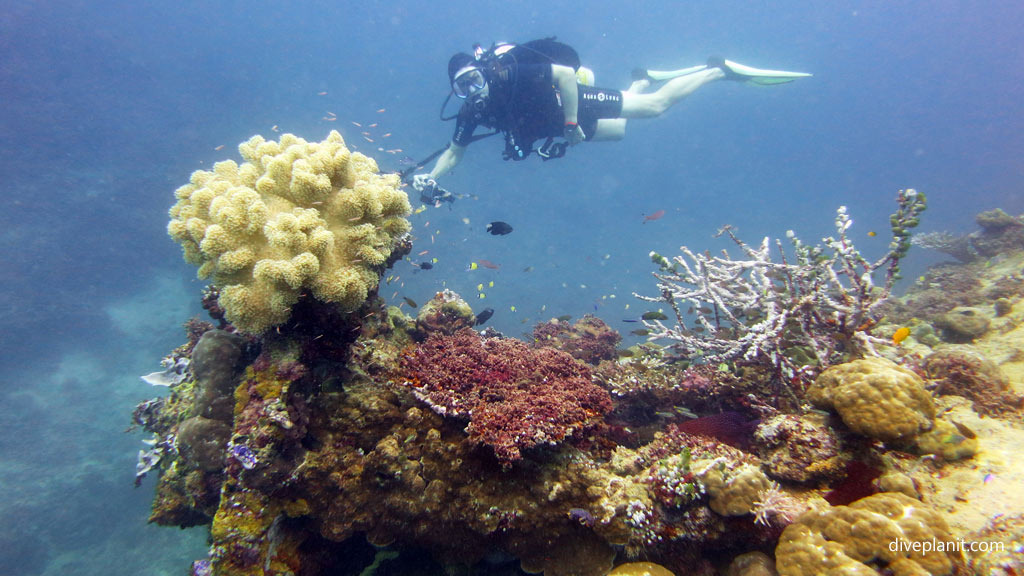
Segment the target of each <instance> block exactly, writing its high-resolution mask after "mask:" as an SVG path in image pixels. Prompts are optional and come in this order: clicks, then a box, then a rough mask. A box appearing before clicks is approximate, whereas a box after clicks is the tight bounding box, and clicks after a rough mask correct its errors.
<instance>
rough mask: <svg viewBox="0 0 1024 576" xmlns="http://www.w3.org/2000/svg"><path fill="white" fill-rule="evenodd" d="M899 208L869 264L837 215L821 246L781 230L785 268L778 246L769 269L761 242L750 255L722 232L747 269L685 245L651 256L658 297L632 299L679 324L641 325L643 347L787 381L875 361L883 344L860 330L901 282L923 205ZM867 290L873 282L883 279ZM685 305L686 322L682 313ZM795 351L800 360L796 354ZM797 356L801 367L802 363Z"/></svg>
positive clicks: (844, 217)
mask: <svg viewBox="0 0 1024 576" xmlns="http://www.w3.org/2000/svg"><path fill="white" fill-rule="evenodd" d="M897 203H898V205H899V208H898V209H897V211H896V213H895V214H893V215H891V216H890V219H889V222H890V225H891V228H892V241H891V242H890V243H889V251H888V252H886V253H885V254H884V255H883V256H882V257H881V258H880V259H878V260H876V261H874V262H869V261H868V260H867V259H866V258H865V257H864V256H862V255H861V253H860V252H859V251H857V249H856V248H855V247H854V245H853V242H852V240H851V239H850V238H849V236H848V234H847V231H848V230H849V228H850V226H852V225H853V220H852V219H851V218H850V216H849V215H848V214H847V212H846V207H845V206H840V207H839V209H838V210H837V213H836V219H835V225H836V233H837V237H836V238H833V237H828V238H825V239H824V240H823V243H824V247H822V246H808V245H806V244H804V243H803V242H801V241H800V239H799V238H797V237H796V235H795V234H794V233H793V232H792V231H789V232H787V233H786V236H787V237H788V238H789V240H790V242H791V243H792V245H793V252H794V253H795V258H794V262H795V263H793V264H790V263H789V261H788V257H787V256H786V252H785V250H784V249H783V247H782V243H781V242H779V241H776V247H777V249H778V252H779V254H780V260H781V261H780V262H774V261H772V257H771V252H772V245H771V243H770V242H769V239H768V238H767V237H765V238H764V240H763V241H762V242H761V244H760V245H759V246H758V247H756V248H755V247H753V246H750V245H748V244H746V243H745V242H743V241H741V240H740V239H739V238H737V237H736V235H735V234H733V232H732V228H731V227H729V226H726V227H724V228H723V229H722V230H721V231H720V232H719V234H728V236H729V238H731V239H732V240H733V242H735V243H736V245H737V246H738V247H739V249H740V251H741V252H742V253H743V256H744V258H745V260H734V259H733V258H732V257H730V256H729V254H728V253H726V252H724V251H723V254H722V255H721V256H711V254H710V253H708V252H705V253H696V252H694V251H692V250H691V249H689V248H688V247H686V246H683V247H682V248H681V249H680V250H681V251H682V253H683V254H682V255H681V256H676V257H675V258H673V259H672V260H669V259H668V258H666V257H664V256H662V255H660V254H658V253H657V252H651V260H652V261H653V262H654V263H655V264H657V265H658V267H659V271H658V272H655V273H654V276H655V278H657V279H658V290H659V292H660V296H657V297H652V296H643V295H640V294H636V293H634V296H636V297H637V298H640V299H641V300H646V301H648V302H664V303H666V304H668V305H669V306H670V307H671V308H672V311H673V312H674V313H675V320H676V322H677V324H676V325H675V326H674V327H669V326H666V325H665V324H664V323H663V322H662V321H661V320H656V319H655V320H651V321H648V320H644V324H645V325H646V326H647V328H648V329H649V330H650V336H649V337H650V338H651V339H665V340H670V341H671V342H672V346H673V347H674V348H676V349H678V350H679V351H680V352H681V353H682V354H684V355H686V356H688V357H694V358H701V359H702V360H703V361H704V362H707V363H712V364H716V363H719V362H728V361H734V360H739V359H743V360H747V361H752V362H761V363H767V364H769V365H771V366H773V367H774V368H775V369H776V370H777V371H778V373H779V374H780V375H781V376H782V377H784V379H785V381H786V382H789V381H790V380H792V379H794V377H796V376H799V374H800V370H801V368H802V367H803V366H806V365H809V364H813V365H816V366H819V367H822V368H824V367H827V366H830V365H832V364H834V363H836V362H837V361H840V360H841V358H842V356H843V355H844V354H848V353H850V352H854V353H861V354H868V355H877V354H876V353H875V349H874V346H875V345H876V344H882V343H884V341H883V340H881V339H878V338H875V337H873V336H871V335H870V334H869V333H868V332H867V331H868V330H869V329H870V328H871V327H872V326H874V325H875V324H876V323H877V322H878V321H879V320H880V318H881V317H882V315H883V312H882V303H883V302H884V301H885V300H886V299H887V298H888V297H889V294H890V293H891V291H892V288H893V285H894V284H895V281H896V279H897V278H898V277H899V270H900V268H899V264H900V260H901V259H903V257H904V256H906V255H907V252H908V251H909V249H910V231H909V230H910V229H911V228H914V227H916V226H917V225H918V219H919V216H920V214H921V212H922V211H924V209H925V206H926V203H925V197H924V194H920V193H918V192H917V191H916V190H913V189H907V190H900V192H899V194H898V195H897ZM883 270H884V277H883V278H882V283H881V284H880V285H878V286H876V284H875V279H874V276H875V275H876V273H877V274H879V275H883V274H882V272H881V271H883ZM685 304H690V305H691V308H690V309H689V310H688V311H687V314H688V315H692V316H693V318H694V319H693V321H692V322H690V323H689V326H688V323H687V316H686V315H684V314H683V312H682V310H681V306H682V305H685ZM793 349H799V350H801V351H802V352H803V353H802V354H794V353H793ZM802 357H805V358H802Z"/></svg>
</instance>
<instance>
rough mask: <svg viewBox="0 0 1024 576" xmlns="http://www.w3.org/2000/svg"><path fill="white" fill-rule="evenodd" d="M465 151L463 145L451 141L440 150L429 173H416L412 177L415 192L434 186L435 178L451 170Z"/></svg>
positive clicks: (435, 184)
mask: <svg viewBox="0 0 1024 576" xmlns="http://www.w3.org/2000/svg"><path fill="white" fill-rule="evenodd" d="M465 152H466V147H465V146H459V145H458V144H456V143H455V142H452V143H451V144H449V145H448V149H446V150H445V151H444V152H442V153H441V155H440V156H439V157H438V158H437V162H435V163H434V169H433V170H431V171H430V173H429V174H417V175H415V176H413V177H412V187H413V188H414V189H415V190H416V191H417V192H423V191H424V190H427V189H428V188H429V189H433V188H436V187H437V178H440V177H441V176H444V175H445V174H447V173H448V172H451V170H452V168H455V165H456V164H458V163H459V161H460V160H462V155H463V154H464V153H465Z"/></svg>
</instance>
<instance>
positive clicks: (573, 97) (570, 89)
mask: <svg viewBox="0 0 1024 576" xmlns="http://www.w3.org/2000/svg"><path fill="white" fill-rule="evenodd" d="M551 79H552V80H553V81H554V82H555V87H556V88H558V91H559V92H560V93H561V94H562V115H563V116H564V117H565V118H564V120H565V123H566V124H576V123H577V117H576V112H577V109H578V108H579V89H578V88H577V87H576V71H575V70H573V69H572V68H570V67H568V66H561V65H559V64H552V65H551Z"/></svg>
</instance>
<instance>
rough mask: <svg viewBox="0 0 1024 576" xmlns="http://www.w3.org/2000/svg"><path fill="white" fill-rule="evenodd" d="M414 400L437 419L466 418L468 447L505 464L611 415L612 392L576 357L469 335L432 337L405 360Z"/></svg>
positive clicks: (436, 335)
mask: <svg viewBox="0 0 1024 576" xmlns="http://www.w3.org/2000/svg"><path fill="white" fill-rule="evenodd" d="M404 366H405V369H406V371H407V373H408V375H409V378H410V383H411V384H412V385H413V386H415V387H416V394H417V396H418V397H419V398H420V399H422V400H423V401H425V402H426V403H427V404H429V405H430V407H431V408H433V410H434V411H435V412H437V413H438V414H441V415H443V416H448V417H462V418H468V419H469V426H467V428H466V432H467V433H468V434H469V439H470V441H471V442H474V443H476V444H485V445H487V446H490V447H491V448H492V449H493V450H494V453H495V455H496V456H497V457H498V459H499V460H500V461H501V462H502V464H504V465H506V466H508V465H510V464H511V463H513V462H515V461H517V460H519V459H521V458H522V450H524V449H528V448H532V447H534V446H537V445H541V444H549V445H553V444H557V443H559V442H561V441H563V440H565V439H566V438H568V437H569V436H572V435H573V434H575V433H577V432H579V431H581V430H585V429H587V428H590V427H592V426H594V425H595V424H597V423H598V422H599V421H600V420H601V418H602V417H603V416H604V414H606V413H607V412H608V411H610V410H611V398H610V397H609V396H608V393H607V392H606V391H605V390H604V389H602V388H600V387H598V386H596V385H594V384H592V383H591V381H590V371H589V370H588V369H587V368H586V367H585V366H583V365H582V364H580V363H578V362H576V361H575V360H573V358H572V357H571V356H569V355H568V354H566V353H564V352H560V351H558V350H552V349H548V348H539V349H535V348H530V347H529V346H527V345H526V344H525V343H523V342H520V341H518V340H514V339H496V338H492V339H487V340H484V339H482V338H481V337H480V336H479V335H477V334H476V332H474V331H473V330H471V329H463V330H460V331H458V332H456V333H455V334H453V335H451V336H444V335H441V334H432V335H431V336H430V337H429V338H428V339H427V340H426V342H424V343H423V344H421V345H420V346H419V347H418V348H417V349H416V350H415V351H414V352H413V353H412V354H410V355H408V356H407V357H406V358H405V360H404Z"/></svg>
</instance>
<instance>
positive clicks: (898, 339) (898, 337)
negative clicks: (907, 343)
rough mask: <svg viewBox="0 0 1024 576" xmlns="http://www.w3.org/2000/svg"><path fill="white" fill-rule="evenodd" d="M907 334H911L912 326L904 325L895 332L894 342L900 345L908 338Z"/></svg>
mask: <svg viewBox="0 0 1024 576" xmlns="http://www.w3.org/2000/svg"><path fill="white" fill-rule="evenodd" d="M907 336H910V328H907V327H906V326H904V327H902V328H900V329H899V330H897V331H896V332H894V333H893V335H892V343H893V344H895V345H897V346H899V345H900V344H901V343H902V342H903V341H904V340H906V339H907Z"/></svg>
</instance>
